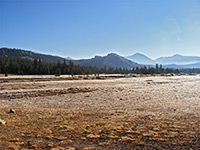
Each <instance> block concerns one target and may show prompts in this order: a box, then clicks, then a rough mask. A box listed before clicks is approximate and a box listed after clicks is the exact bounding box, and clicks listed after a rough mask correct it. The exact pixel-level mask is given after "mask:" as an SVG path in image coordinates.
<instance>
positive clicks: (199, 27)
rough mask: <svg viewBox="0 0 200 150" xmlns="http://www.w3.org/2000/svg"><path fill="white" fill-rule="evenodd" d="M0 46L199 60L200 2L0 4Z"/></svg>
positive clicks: (22, 0)
mask: <svg viewBox="0 0 200 150" xmlns="http://www.w3.org/2000/svg"><path fill="white" fill-rule="evenodd" d="M0 47H11V48H22V49H27V50H32V51H34V52H40V53H46V54H53V55H59V56H63V57H65V56H71V57H73V58H89V57H93V56H94V55H106V54H108V53H109V52H116V53H118V54H120V55H131V54H134V53H136V52H141V53H143V54H146V55H147V56H150V57H151V58H156V57H158V56H161V55H162V56H167V55H173V54H175V53H178V54H183V55H198V56H200V0H0Z"/></svg>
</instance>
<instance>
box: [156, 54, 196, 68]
mask: <svg viewBox="0 0 200 150" xmlns="http://www.w3.org/2000/svg"><path fill="white" fill-rule="evenodd" d="M155 62H156V63H159V64H176V65H186V64H193V63H199V62H200V57H197V56H182V55H178V54H176V55H173V56H169V57H159V58H157V59H156V60H155Z"/></svg>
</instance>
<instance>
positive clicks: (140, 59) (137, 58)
mask: <svg viewBox="0 0 200 150" xmlns="http://www.w3.org/2000/svg"><path fill="white" fill-rule="evenodd" d="M126 58H127V59H129V60H131V61H134V62H136V63H139V64H153V60H152V59H150V58H149V57H147V56H146V55H144V54H141V53H135V54H133V55H131V56H127V57H126Z"/></svg>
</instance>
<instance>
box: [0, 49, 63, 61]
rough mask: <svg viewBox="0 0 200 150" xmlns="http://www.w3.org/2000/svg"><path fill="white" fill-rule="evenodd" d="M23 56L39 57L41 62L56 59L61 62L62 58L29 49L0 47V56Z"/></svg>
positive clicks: (32, 58) (25, 57) (29, 57)
mask: <svg viewBox="0 0 200 150" xmlns="http://www.w3.org/2000/svg"><path fill="white" fill-rule="evenodd" d="M6 57H8V58H24V59H30V60H34V59H35V58H36V59H41V60H42V61H43V62H48V63H50V62H51V63H57V62H58V61H60V62H63V61H64V58H61V57H58V56H52V55H45V54H38V53H34V52H31V51H26V50H21V49H11V48H0V58H6Z"/></svg>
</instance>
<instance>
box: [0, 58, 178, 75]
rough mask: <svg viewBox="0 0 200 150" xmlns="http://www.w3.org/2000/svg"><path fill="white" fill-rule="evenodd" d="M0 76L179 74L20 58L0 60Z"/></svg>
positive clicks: (168, 70) (159, 66)
mask: <svg viewBox="0 0 200 150" xmlns="http://www.w3.org/2000/svg"><path fill="white" fill-rule="evenodd" d="M0 73H1V74H17V75H58V76H59V75H60V74H69V75H87V74H101V73H106V74H128V73H136V74H161V73H179V70H173V69H164V68H162V65H158V64H157V65H156V66H155V67H150V66H149V67H146V66H143V67H140V68H139V67H137V68H133V69H126V68H112V67H106V66H105V67H103V68H97V67H91V66H89V67H85V66H80V65H75V64H74V63H73V62H72V61H69V62H66V60H64V62H62V63H61V62H58V63H44V62H42V61H41V60H40V59H39V60H38V59H34V61H32V60H28V59H21V58H0Z"/></svg>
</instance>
